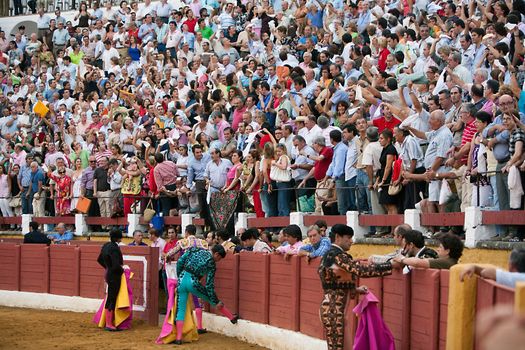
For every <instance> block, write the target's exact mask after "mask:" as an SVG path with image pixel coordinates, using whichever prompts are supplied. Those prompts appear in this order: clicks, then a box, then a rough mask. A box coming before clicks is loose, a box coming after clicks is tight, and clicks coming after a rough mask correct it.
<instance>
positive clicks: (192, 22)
mask: <svg viewBox="0 0 525 350" xmlns="http://www.w3.org/2000/svg"><path fill="white" fill-rule="evenodd" d="M183 24H187V25H188V32H190V33H193V34H195V26H196V25H197V18H193V19H187V20H186V21H184V23H183Z"/></svg>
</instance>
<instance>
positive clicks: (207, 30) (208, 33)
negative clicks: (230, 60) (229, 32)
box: [196, 27, 213, 39]
mask: <svg viewBox="0 0 525 350" xmlns="http://www.w3.org/2000/svg"><path fill="white" fill-rule="evenodd" d="M196 32H201V33H202V37H203V38H204V39H210V38H211V36H212V35H213V30H212V29H211V28H210V27H204V28H203V29H200V28H199V29H197V30H196Z"/></svg>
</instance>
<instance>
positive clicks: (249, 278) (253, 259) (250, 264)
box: [239, 252, 270, 324]
mask: <svg viewBox="0 0 525 350" xmlns="http://www.w3.org/2000/svg"><path fill="white" fill-rule="evenodd" d="M269 263H270V259H269V256H268V255H267V254H259V253H250V252H243V253H241V254H239V315H241V317H242V318H244V319H246V320H250V321H254V322H259V323H264V324H268V305H269V276H270V264H269Z"/></svg>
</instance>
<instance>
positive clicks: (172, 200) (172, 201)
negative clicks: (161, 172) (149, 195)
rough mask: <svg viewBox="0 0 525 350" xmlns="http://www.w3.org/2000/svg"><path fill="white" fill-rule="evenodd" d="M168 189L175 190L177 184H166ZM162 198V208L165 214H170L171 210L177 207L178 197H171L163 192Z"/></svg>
mask: <svg viewBox="0 0 525 350" xmlns="http://www.w3.org/2000/svg"><path fill="white" fill-rule="evenodd" d="M164 187H166V189H167V190H168V191H175V190H176V189H177V185H175V184H171V185H166V186H164ZM159 199H160V210H161V211H162V215H163V216H169V215H170V210H171V209H172V208H176V207H177V197H169V196H166V195H165V194H161V196H160V197H159Z"/></svg>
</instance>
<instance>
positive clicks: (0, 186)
mask: <svg viewBox="0 0 525 350" xmlns="http://www.w3.org/2000/svg"><path fill="white" fill-rule="evenodd" d="M7 197H9V186H8V185H7V175H6V174H2V175H0V198H4V199H6V198H7Z"/></svg>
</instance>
